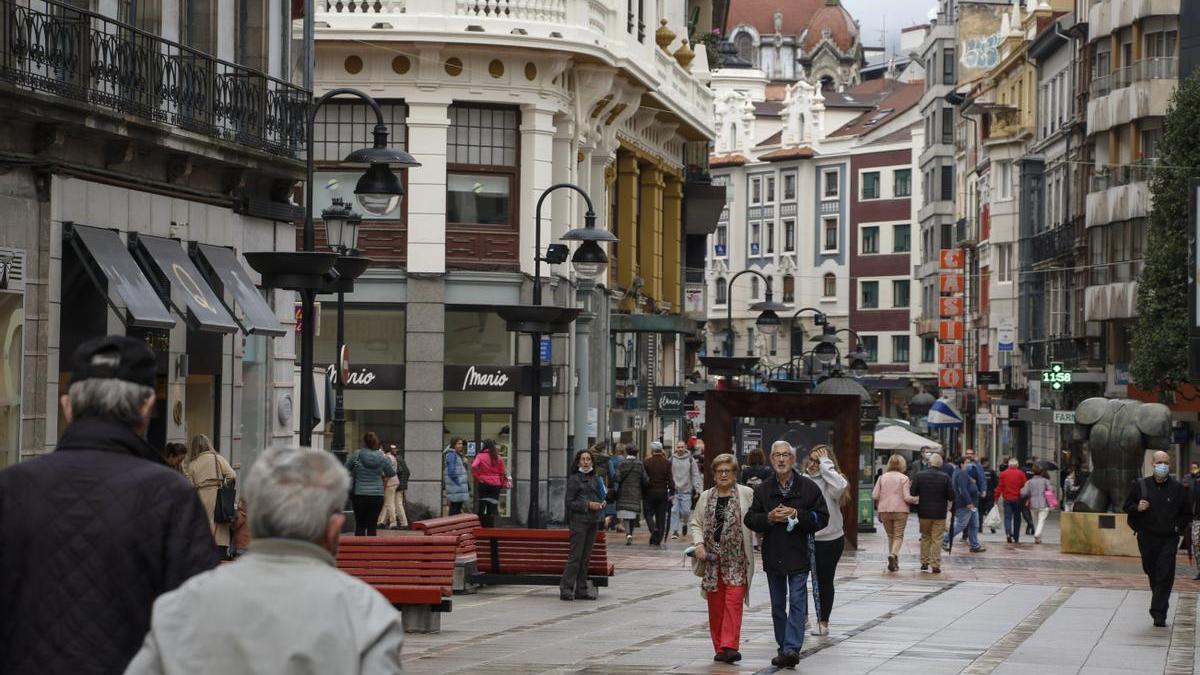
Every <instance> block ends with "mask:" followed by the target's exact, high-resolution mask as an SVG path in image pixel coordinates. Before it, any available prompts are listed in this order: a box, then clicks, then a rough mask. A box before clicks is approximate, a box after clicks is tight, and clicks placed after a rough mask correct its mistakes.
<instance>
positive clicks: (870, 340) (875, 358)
mask: <svg viewBox="0 0 1200 675" xmlns="http://www.w3.org/2000/svg"><path fill="white" fill-rule="evenodd" d="M862 350H863V354H864V355H865V356H866V361H867V363H878V362H879V336H878V335H864V336H862Z"/></svg>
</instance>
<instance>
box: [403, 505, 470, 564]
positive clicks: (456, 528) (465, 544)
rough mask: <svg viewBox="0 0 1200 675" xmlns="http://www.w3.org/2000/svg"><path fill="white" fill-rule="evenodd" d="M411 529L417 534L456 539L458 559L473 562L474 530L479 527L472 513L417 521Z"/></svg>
mask: <svg viewBox="0 0 1200 675" xmlns="http://www.w3.org/2000/svg"><path fill="white" fill-rule="evenodd" d="M411 527H412V529H414V530H416V531H418V532H424V533H425V534H426V535H431V536H434V535H447V536H452V537H457V538H458V549H457V556H458V559H459V560H464V559H469V560H474V559H475V557H476V541H475V530H476V529H477V528H478V527H479V516H477V515H475V514H474V513H462V514H459V515H457V516H444V517H442V518H428V519H426V520H418V521H415V522H413V523H412V524H411Z"/></svg>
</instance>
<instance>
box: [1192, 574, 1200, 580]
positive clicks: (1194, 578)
mask: <svg viewBox="0 0 1200 675" xmlns="http://www.w3.org/2000/svg"><path fill="white" fill-rule="evenodd" d="M1192 581H1200V572H1196V576H1194V577H1192Z"/></svg>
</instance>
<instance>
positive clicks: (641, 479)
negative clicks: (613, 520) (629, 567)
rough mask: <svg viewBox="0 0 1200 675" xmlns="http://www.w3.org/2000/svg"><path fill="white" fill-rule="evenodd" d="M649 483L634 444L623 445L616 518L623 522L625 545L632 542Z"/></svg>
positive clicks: (618, 472)
mask: <svg viewBox="0 0 1200 675" xmlns="http://www.w3.org/2000/svg"><path fill="white" fill-rule="evenodd" d="M649 485H650V478H649V476H647V475H646V467H645V465H643V464H642V460H640V459H638V449H637V446H635V445H632V444H630V445H628V446H626V447H625V461H623V462H621V463H620V465H618V466H617V518H619V519H621V520H622V521H624V522H625V545H626V546H629V545H630V544H632V543H633V529H634V527H636V526H637V519H638V516H639V515H640V514H641V512H642V495H643V494H645V491H646V488H647V487H648V486H649Z"/></svg>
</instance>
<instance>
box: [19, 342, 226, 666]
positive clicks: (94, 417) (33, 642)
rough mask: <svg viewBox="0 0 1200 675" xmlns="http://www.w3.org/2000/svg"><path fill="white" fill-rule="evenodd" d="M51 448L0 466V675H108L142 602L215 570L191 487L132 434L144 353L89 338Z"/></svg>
mask: <svg viewBox="0 0 1200 675" xmlns="http://www.w3.org/2000/svg"><path fill="white" fill-rule="evenodd" d="M72 366H73V367H72V371H71V386H70V388H69V389H68V393H67V395H65V396H63V397H62V400H61V404H62V409H63V417H64V418H66V420H67V428H66V429H65V430H64V431H63V434H62V438H60V439H59V441H58V447H56V448H55V449H54V452H51V453H48V454H45V455H42V456H41V457H38V458H36V459H31V460H28V461H25V462H21V463H20V464H17V465H16V466H12V467H9V468H7V469H5V470H4V471H0V570H4V573H3V574H0V635H3V636H4V639H3V640H0V673H119V672H121V671H122V670H124V668H125V665H126V664H127V663H129V660H130V659H131V658H133V655H134V654H136V653H137V650H138V647H139V646H141V644H142V637H143V636H144V635H145V634H146V629H147V628H149V626H150V609H151V606H152V605H153V603H154V599H155V598H157V597H158V596H159V595H161V594H163V593H166V592H167V591H170V590H172V589H174V588H176V587H178V586H179V585H180V584H182V583H183V582H184V581H186V580H187V579H188V578H189V577H191V576H193V575H195V574H198V573H200V572H203V571H204V570H207V569H211V568H213V567H216V565H217V563H218V558H217V546H216V543H214V542H213V535H212V532H211V531H210V530H209V527H208V514H206V513H205V511H204V508H203V506H202V505H201V503H200V499H199V498H198V497H197V496H196V490H195V488H193V487H192V484H191V482H190V481H188V479H186V478H184V477H183V475H182V474H181V473H179V472H178V471H177V470H175V469H174V468H172V467H171V466H169V465H168V464H167V461H166V460H165V459H163V456H162V453H160V452H159V451H158V449H156V448H153V447H151V446H150V444H149V443H147V442H146V439H145V438H144V437H143V436H144V435H145V433H146V429H147V428H148V427H149V425H150V416H151V413H152V412H153V410H154V400H155V393H154V390H155V385H156V383H157V370H156V360H155V357H154V352H152V351H150V348H149V347H147V346H146V343H145V342H144V341H142V340H137V339H134V338H130V337H126V336H124V335H110V336H108V337H101V338H96V339H93V340H89V341H87V342H85V343H83V344H82V345H80V346H79V348H78V349H77V350H76V351H75V354H74V356H73V358H72Z"/></svg>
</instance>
